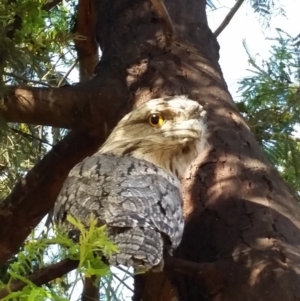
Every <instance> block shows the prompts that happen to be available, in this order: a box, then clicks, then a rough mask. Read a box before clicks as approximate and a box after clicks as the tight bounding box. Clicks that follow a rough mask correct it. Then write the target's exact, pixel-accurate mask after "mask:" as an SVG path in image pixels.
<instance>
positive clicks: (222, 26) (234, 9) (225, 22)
mask: <svg viewBox="0 0 300 301" xmlns="http://www.w3.org/2000/svg"><path fill="white" fill-rule="evenodd" d="M243 2H244V0H238V1H237V2H236V3H235V5H234V6H233V7H232V9H231V10H230V12H229V13H228V14H227V16H226V17H225V19H224V20H223V22H222V23H221V24H220V25H219V27H218V28H217V29H216V31H215V32H214V35H215V36H216V37H217V36H218V35H219V34H220V33H221V32H222V31H223V30H224V29H225V28H226V26H227V25H228V24H229V22H230V21H231V19H232V18H233V16H234V15H235V14H236V12H237V11H238V9H239V8H240V7H241V5H242V4H243Z"/></svg>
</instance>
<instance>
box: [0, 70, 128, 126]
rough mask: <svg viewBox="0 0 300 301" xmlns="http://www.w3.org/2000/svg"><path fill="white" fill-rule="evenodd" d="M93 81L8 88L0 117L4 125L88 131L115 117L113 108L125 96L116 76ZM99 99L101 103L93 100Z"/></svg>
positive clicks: (0, 110)
mask: <svg viewBox="0 0 300 301" xmlns="http://www.w3.org/2000/svg"><path fill="white" fill-rule="evenodd" d="M102 75H103V76H107V78H106V79H105V80H103V76H102V77H101V79H98V78H97V79H93V80H90V81H88V82H85V83H84V84H79V85H75V86H66V87H61V88H42V87H39V88H37V87H7V92H6V93H5V95H4V99H3V101H2V103H1V101H0V116H2V117H3V118H4V119H5V120H6V121H7V122H22V123H29V124H39V125H48V126H53V127H61V128H69V129H71V128H72V129H82V128H90V127H91V126H92V125H93V126H94V125H97V124H99V122H100V121H101V123H102V125H103V124H104V122H105V123H107V122H109V120H110V119H113V118H114V116H115V108H116V107H120V104H124V99H126V98H127V97H128V96H127V95H128V91H127V87H126V85H124V84H123V83H122V82H121V81H120V80H119V79H118V78H119V77H117V76H115V78H112V77H111V76H110V75H109V74H107V72H105V70H104V71H103V73H102ZM99 96H100V97H101V101H95V100H97V99H99Z"/></svg>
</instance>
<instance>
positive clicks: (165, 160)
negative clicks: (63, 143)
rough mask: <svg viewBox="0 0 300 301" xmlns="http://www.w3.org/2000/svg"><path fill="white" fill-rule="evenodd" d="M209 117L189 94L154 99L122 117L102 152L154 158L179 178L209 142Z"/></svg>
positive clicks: (154, 160) (159, 165) (158, 163)
mask: <svg viewBox="0 0 300 301" xmlns="http://www.w3.org/2000/svg"><path fill="white" fill-rule="evenodd" d="M205 120H206V118H205V111H204V110H203V108H202V106H201V105H199V104H198V103H197V102H196V101H193V100H190V99H187V98H186V97H183V96H173V97H168V98H158V99H152V100H150V101H148V102H146V103H144V104H142V105H140V106H139V107H138V108H136V109H135V110H133V111H132V112H130V113H129V114H127V115H126V116H124V117H123V119H121V121H120V122H119V123H118V125H117V126H116V127H115V128H114V130H113V131H112V133H111V134H110V136H109V137H108V139H107V140H106V142H105V143H104V144H103V146H102V147H101V148H100V153H110V154H114V155H118V156H132V157H135V158H139V159H143V160H146V161H150V162H151V163H153V164H155V165H157V166H158V167H160V168H163V169H164V170H166V171H167V172H169V173H170V174H172V175H173V176H176V177H177V178H179V177H180V176H182V175H183V173H184V171H185V170H186V168H187V167H188V166H189V165H190V164H191V162H192V161H193V160H194V159H195V158H196V157H197V155H198V154H199V153H200V152H201V151H202V150H203V148H204V146H205V142H206V139H205V137H204V132H205V129H206V121H205Z"/></svg>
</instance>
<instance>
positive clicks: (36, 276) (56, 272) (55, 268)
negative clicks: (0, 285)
mask: <svg viewBox="0 0 300 301" xmlns="http://www.w3.org/2000/svg"><path fill="white" fill-rule="evenodd" d="M78 264H79V261H78V260H71V259H64V260H62V261H60V262H58V263H55V264H52V265H50V266H48V267H45V268H42V269H40V270H38V271H36V272H34V273H33V274H31V275H30V276H28V277H27V279H28V280H29V281H31V282H32V283H34V284H35V285H37V286H41V285H43V284H45V283H47V282H49V281H51V280H54V279H56V278H59V277H62V276H63V275H65V274H67V273H69V272H70V271H72V270H74V269H76V267H77V266H78ZM26 285H27V283H26V282H23V281H19V280H18V281H13V282H12V283H11V284H10V285H9V286H8V287H7V288H4V289H2V290H0V300H2V299H3V298H4V297H6V296H8V295H9V294H10V293H12V292H17V291H20V290H22V289H23V288H24V287H25V286H26Z"/></svg>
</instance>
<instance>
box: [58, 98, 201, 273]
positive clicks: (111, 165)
mask: <svg viewBox="0 0 300 301" xmlns="http://www.w3.org/2000/svg"><path fill="white" fill-rule="evenodd" d="M203 113H204V112H203V110H202V107H201V106H200V105H198V104H197V103H196V102H194V101H191V100H188V99H186V98H184V97H179V96H177V97H172V98H168V99H155V100H151V101H149V102H147V103H145V104H143V105H141V106H140V107H138V108H137V109H135V110H133V111H132V112H131V113H129V114H127V115H126V116H125V117H124V118H123V119H122V120H121V121H120V122H119V124H118V125H117V126H116V128H115V129H114V131H113V132H112V133H111V135H110V136H109V138H108V139H107V141H106V142H105V143H104V144H103V146H102V147H101V148H100V150H99V151H98V152H97V153H95V154H94V155H93V156H91V157H88V158H86V159H85V160H83V161H82V162H81V163H79V164H77V165H76V166H75V167H74V168H73V169H72V170H71V172H70V174H69V176H68V178H67V179H66V181H65V183H64V186H63V188H62V190H61V192H60V194H59V196H58V199H57V202H56V205H55V217H56V220H57V222H58V223H59V224H65V218H66V215H67V214H70V215H72V216H74V217H76V218H78V219H80V220H81V221H82V222H83V223H84V224H86V225H87V226H88V222H89V218H90V214H91V213H93V214H94V216H95V217H96V218H97V220H98V221H99V225H103V224H106V225H107V232H108V235H109V237H110V239H111V240H112V241H113V242H114V243H115V244H116V245H117V246H118V248H119V250H120V253H118V254H115V255H113V257H112V258H111V259H110V263H111V264H113V265H119V264H123V265H127V266H134V267H144V268H146V269H149V268H152V267H154V266H157V265H159V264H160V263H161V262H162V259H163V252H164V250H166V251H168V252H170V253H172V251H173V250H174V249H175V248H176V247H177V246H178V245H179V243H180V241H181V237H182V233H183V227H184V221H183V214H182V207H181V205H182V204H181V196H180V187H179V180H178V178H179V177H180V176H181V175H182V174H183V172H184V171H185V169H186V168H187V167H188V166H189V165H190V163H191V162H192V161H193V160H194V159H195V157H196V156H197V154H198V153H199V152H200V151H201V150H202V149H203V146H204V141H205V139H204V137H203V132H204V130H205V122H204V114H203ZM151 114H155V118H154V119H153V118H152V117H153V115H151ZM157 116H160V117H162V119H163V121H161V119H158V118H157ZM150 118H152V119H151V120H150ZM157 120H159V125H156V124H154V123H153V122H152V121H155V122H156V121H157Z"/></svg>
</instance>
